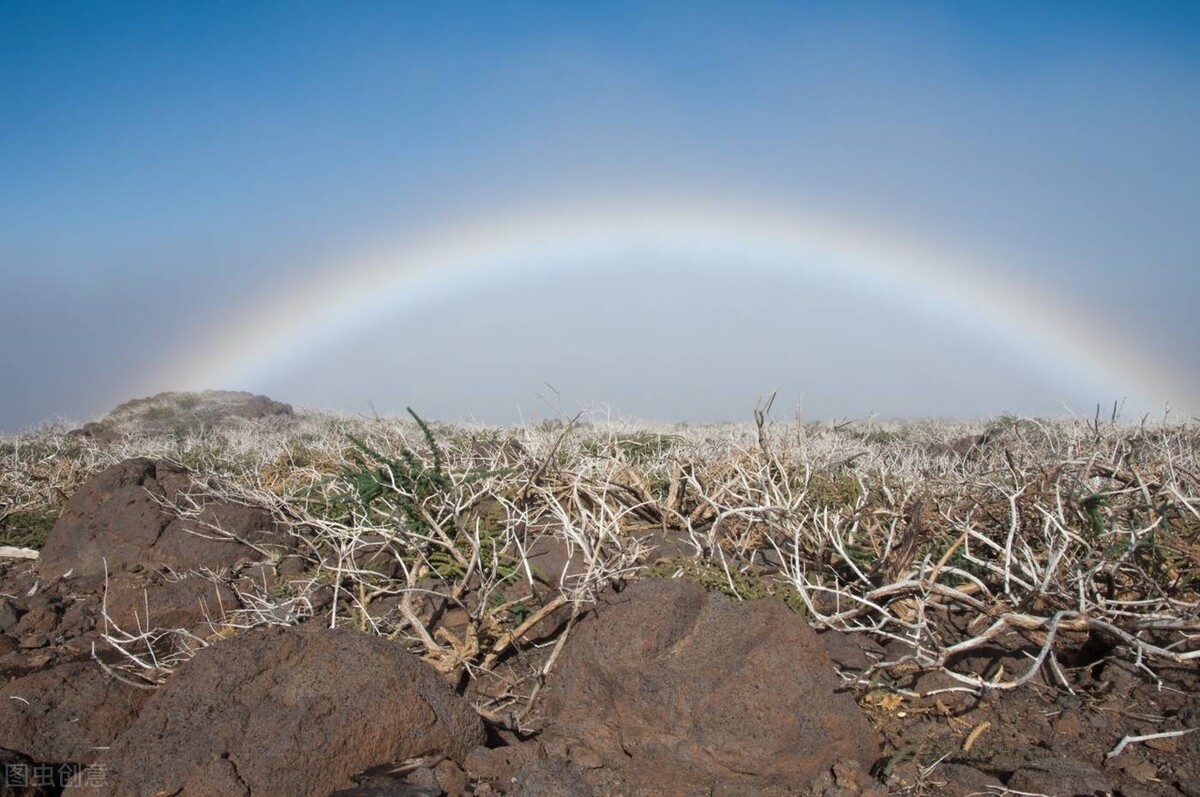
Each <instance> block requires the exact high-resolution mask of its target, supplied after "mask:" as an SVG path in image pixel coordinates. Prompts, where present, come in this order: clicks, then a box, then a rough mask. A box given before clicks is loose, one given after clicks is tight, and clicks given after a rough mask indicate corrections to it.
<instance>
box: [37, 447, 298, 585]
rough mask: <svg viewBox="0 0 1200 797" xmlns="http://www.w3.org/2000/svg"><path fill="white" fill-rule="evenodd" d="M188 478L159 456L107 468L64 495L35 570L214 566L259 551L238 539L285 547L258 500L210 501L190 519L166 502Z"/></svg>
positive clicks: (50, 573) (52, 573)
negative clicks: (67, 496) (66, 498)
mask: <svg viewBox="0 0 1200 797" xmlns="http://www.w3.org/2000/svg"><path fill="white" fill-rule="evenodd" d="M192 486H193V485H192V480H191V476H190V475H189V474H188V472H187V471H186V470H185V469H183V468H181V467H179V466H177V465H173V464H171V463H169V462H165V461H162V460H152V459H145V458H140V457H139V458H135V459H127V460H125V461H124V462H120V463H118V464H116V465H113V466H111V467H109V468H106V469H105V470H103V471H101V472H100V473H98V474H96V475H95V476H93V477H92V478H91V479H90V480H88V481H87V482H85V483H84V484H83V485H82V486H81V487H80V488H79V489H78V490H77V491H76V493H75V495H73V496H72V497H71V499H70V500H69V501H67V504H66V506H65V507H64V509H63V513H62V515H61V516H60V517H59V519H58V522H57V523H55V524H54V528H53V529H51V531H50V534H49V535H47V537H46V543H45V545H44V546H43V547H42V551H41V556H40V558H39V560H38V572H39V573H40V574H41V575H42V576H43V577H46V578H55V577H57V576H61V575H63V574H65V573H68V572H70V573H72V574H73V575H75V576H93V575H102V574H103V573H104V572H105V570H106V566H107V572H109V573H115V572H117V571H120V570H124V569H130V568H136V567H166V568H170V569H171V570H175V571H181V572H182V571H187V570H194V569H198V568H202V567H203V568H208V569H210V570H218V569H220V568H223V567H230V566H232V565H234V564H236V563H237V562H239V561H241V560H243V559H253V558H260V557H261V554H260V553H259V552H257V551H256V550H255V549H254V548H252V547H250V546H249V545H247V544H243V542H239V540H241V541H244V542H245V543H249V544H252V545H262V546H265V547H268V548H269V547H275V548H278V549H280V550H283V549H286V548H288V547H289V540H288V539H287V538H286V536H285V535H283V534H282V533H280V532H279V531H278V530H277V529H276V527H275V524H274V522H273V521H272V519H271V517H270V515H269V514H268V513H267V512H265V511H263V510H261V509H258V508H255V507H249V506H244V505H242V504H236V503H229V502H224V501H214V502H211V503H208V504H206V505H205V506H204V507H203V509H202V511H201V514H200V516H199V518H197V519H195V520H191V519H182V518H179V517H178V516H176V515H175V513H173V512H171V511H170V510H168V509H167V508H166V507H164V506H163V503H164V502H166V501H169V500H171V499H173V498H174V497H176V496H177V495H178V494H179V493H181V492H187V491H188V490H189V489H191V488H192ZM214 527H216V528H219V529H221V530H223V532H225V533H226V534H227V535H229V536H226V535H223V534H220V533H218V532H216V531H214ZM233 538H236V539H233Z"/></svg>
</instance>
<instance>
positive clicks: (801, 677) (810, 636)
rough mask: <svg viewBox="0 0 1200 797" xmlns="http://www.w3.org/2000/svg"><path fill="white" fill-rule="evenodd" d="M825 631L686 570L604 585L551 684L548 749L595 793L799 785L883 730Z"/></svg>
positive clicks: (858, 755)
mask: <svg viewBox="0 0 1200 797" xmlns="http://www.w3.org/2000/svg"><path fill="white" fill-rule="evenodd" d="M838 687H839V681H838V679H837V676H836V674H835V672H834V667H833V665H832V663H831V662H830V660H829V657H828V655H827V654H826V653H825V649H824V646H823V644H822V642H821V641H820V640H819V639H818V637H817V635H816V633H815V632H814V631H813V630H812V629H811V628H809V626H808V625H807V624H806V623H805V622H804V621H803V619H802V618H801V617H799V616H798V615H797V614H795V613H794V612H792V611H791V610H790V609H788V608H787V607H786V606H785V605H784V604H782V603H780V602H778V601H773V600H762V601H750V602H746V603H735V602H732V601H729V600H727V599H725V598H724V597H723V596H720V595H714V594H709V593H707V592H706V591H705V590H704V589H703V588H702V587H700V586H698V585H696V584H692V583H688V582H684V581H665V580H659V579H647V580H644V581H640V582H637V583H635V584H633V585H632V586H630V587H628V588H626V589H625V590H623V591H622V592H619V593H615V594H608V595H607V596H605V597H603V598H602V599H601V600H600V602H599V604H598V605H597V607H596V609H595V611H594V613H592V614H591V615H589V616H588V617H587V618H586V619H584V620H583V621H581V622H580V623H579V624H578V625H577V626H576V628H575V629H574V630H573V631H572V634H571V637H570V638H569V639H568V640H567V643H566V646H565V647H564V649H563V653H562V657H561V658H560V660H559V662H558V664H557V665H556V667H555V670H554V671H553V672H552V674H551V676H550V678H549V680H548V681H547V685H546V699H545V704H544V706H545V714H546V731H545V733H544V735H543V742H544V744H545V749H546V750H547V751H549V752H550V753H551V754H552V755H555V756H561V757H562V758H564V759H566V760H568V761H570V762H571V763H572V764H573V765H574V766H576V767H578V768H579V769H580V770H582V771H583V773H584V777H585V778H586V779H587V780H588V781H589V782H591V783H592V784H593V786H594V787H596V792H597V794H607V793H612V794H616V793H625V794H657V795H693V794H704V795H708V794H710V793H713V792H712V790H713V789H714V788H718V791H719V793H722V794H731V795H732V794H756V793H772V792H777V791H778V790H779V789H786V790H792V789H800V790H803V789H806V788H808V787H809V786H810V785H811V784H813V783H814V782H815V781H816V779H817V778H818V776H820V775H822V774H824V773H828V771H829V770H830V768H831V767H832V766H833V765H834V764H835V763H838V762H847V761H851V760H853V761H857V762H859V764H860V765H862V766H864V767H866V766H870V765H871V764H872V763H873V762H874V760H875V759H876V758H877V757H878V756H879V755H880V748H879V743H878V740H877V737H876V735H875V733H874V731H873V730H872V728H871V726H870V725H869V723H868V722H867V720H866V718H865V717H864V716H863V715H862V713H861V711H860V710H859V708H858V706H857V705H856V704H855V702H854V700H853V699H852V698H851V696H850V695H848V694H841V693H838V692H837V690H838Z"/></svg>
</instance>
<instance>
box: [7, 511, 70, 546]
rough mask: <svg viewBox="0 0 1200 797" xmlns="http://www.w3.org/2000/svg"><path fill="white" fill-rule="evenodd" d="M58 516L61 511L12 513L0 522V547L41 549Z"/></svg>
mask: <svg viewBox="0 0 1200 797" xmlns="http://www.w3.org/2000/svg"><path fill="white" fill-rule="evenodd" d="M60 514H62V510H61V509H45V510H41V511H34V512H14V513H13V514H11V515H9V516H8V517H6V518H4V520H3V521H0V545H13V546H16V547H17V548H36V549H41V547H42V545H43V544H45V542H46V535H48V534H49V533H50V529H52V528H54V524H55V523H56V522H58V516H59V515H60Z"/></svg>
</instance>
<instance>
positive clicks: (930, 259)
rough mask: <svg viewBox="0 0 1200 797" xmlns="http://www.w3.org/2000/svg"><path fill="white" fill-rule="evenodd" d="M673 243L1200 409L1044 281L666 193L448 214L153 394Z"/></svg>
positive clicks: (689, 253) (1149, 397) (330, 279)
mask: <svg viewBox="0 0 1200 797" xmlns="http://www.w3.org/2000/svg"><path fill="white" fill-rule="evenodd" d="M631 256H637V257H639V258H641V259H643V260H644V259H646V258H650V257H654V256H669V257H671V258H672V261H671V262H679V261H678V258H680V257H685V258H690V257H694V258H698V259H705V260H706V261H710V262H723V263H726V264H742V265H752V266H753V267H755V268H768V269H778V270H780V271H782V272H784V273H787V274H804V273H811V274H823V275H830V274H832V275H834V276H835V277H836V278H837V279H845V280H852V281H853V283H852V284H854V285H855V286H856V287H857V286H861V287H862V288H864V289H866V290H872V291H876V292H878V293H879V294H880V295H886V296H887V297H889V300H894V301H903V302H905V303H907V304H906V306H912V307H913V308H914V309H916V310H917V311H918V312H922V313H926V314H936V316H935V317H941V318H944V319H945V320H946V322H947V323H950V324H954V325H956V328H958V327H961V328H964V329H971V330H972V331H975V332H979V333H981V334H985V335H988V336H990V337H992V338H995V339H999V340H1001V341H1003V342H1004V343H1005V344H1007V345H1008V346H1010V347H1011V348H1012V350H1013V352H1014V353H1015V354H1016V355H1017V356H1019V357H1022V358H1025V361H1027V362H1029V363H1030V364H1031V365H1036V366H1041V367H1046V368H1048V369H1052V370H1053V372H1057V373H1062V374H1063V375H1064V377H1066V378H1068V379H1071V380H1074V381H1076V382H1078V383H1079V384H1083V385H1089V386H1094V387H1095V388H1096V389H1098V390H1105V391H1108V392H1107V393H1105V394H1102V395H1107V396H1112V397H1115V396H1126V397H1128V398H1129V399H1130V400H1131V401H1133V402H1135V403H1139V404H1140V405H1141V406H1143V407H1147V408H1161V407H1162V405H1163V403H1164V402H1170V403H1171V405H1172V406H1173V407H1175V408H1182V409H1184V410H1185V411H1193V410H1195V409H1196V408H1197V407H1200V401H1198V400H1197V397H1198V396H1200V390H1198V389H1197V386H1196V385H1195V384H1192V383H1191V382H1190V379H1189V378H1184V377H1181V376H1180V375H1178V374H1177V373H1174V372H1172V370H1171V369H1170V368H1168V367H1167V365H1166V363H1163V362H1160V361H1158V360H1157V359H1156V358H1155V357H1153V356H1151V355H1150V354H1149V353H1148V350H1147V349H1146V348H1145V347H1139V346H1138V345H1136V343H1135V342H1134V336H1133V335H1131V334H1129V333H1128V331H1126V330H1119V329H1114V328H1113V327H1112V326H1111V324H1110V323H1108V322H1105V323H1103V324H1102V323H1100V321H1098V320H1095V319H1092V318H1089V317H1088V316H1087V314H1086V313H1085V312H1083V311H1082V310H1081V308H1079V307H1078V306H1077V305H1076V304H1074V303H1073V302H1071V301H1069V300H1066V299H1064V298H1063V297H1061V296H1055V295H1050V294H1048V292H1047V290H1046V288H1045V287H1044V286H1039V285H1034V284H1030V283H1028V282H1021V281H1017V280H1014V279H1013V278H1012V277H1010V276H1006V275H1004V274H1003V273H1002V272H1001V271H1000V270H998V269H995V268H987V267H981V266H980V265H978V264H976V263H973V262H971V261H968V260H967V259H965V258H955V257H953V256H949V255H947V254H945V253H939V252H937V251H934V250H933V249H930V248H926V247H921V246H919V245H916V244H914V243H912V242H909V241H904V240H901V239H899V238H895V237H888V238H885V237H883V236H880V235H879V234H877V233H876V234H872V233H869V232H867V231H865V230H860V229H854V228H853V227H850V226H846V225H843V224H839V223H836V222H832V221H830V220H828V219H822V218H820V217H818V216H815V215H813V214H802V213H783V212H779V211H774V210H765V209H762V208H757V207H750V206H747V205H745V204H732V205H714V204H696V203H689V202H680V201H672V202H661V201H660V202H655V203H648V204H642V205H635V206H629V205H624V206H600V205H594V206H585V207H576V208H573V209H554V210H543V211H540V212H530V213H523V214H512V215H510V216H508V217H505V218H494V217H493V218H490V219H486V220H483V221H481V222H477V223H472V224H463V225H460V226H452V227H448V228H446V229H444V230H442V231H441V232H439V233H436V234H433V235H429V236H426V237H424V238H423V239H421V240H416V241H412V242H408V243H406V244H404V245H402V246H398V247H388V248H386V249H382V250H379V251H376V252H374V253H369V254H365V255H363V256H361V257H357V258H352V259H349V260H347V261H346V262H341V263H336V264H333V266H332V267H331V268H328V269H326V270H324V271H323V272H322V273H321V274H319V275H318V276H317V277H316V278H314V279H311V280H310V281H308V282H306V283H305V284H302V285H300V286H297V287H295V288H293V289H289V290H288V291H286V292H285V293H283V294H282V295H280V296H277V297H274V298H272V299H270V300H266V301H262V302H260V303H258V304H257V305H256V306H255V307H254V308H253V309H247V310H246V311H245V317H244V318H242V319H240V320H238V321H235V323H232V324H229V325H227V326H226V327H225V328H223V329H222V330H220V331H219V332H218V333H217V334H215V335H213V336H212V337H211V338H208V339H205V340H203V341H201V342H200V345H198V346H196V347H194V348H192V349H191V350H190V351H184V352H181V353H177V354H175V355H174V356H173V357H172V358H171V362H170V363H168V364H167V365H166V366H164V367H163V368H161V369H159V370H158V371H157V372H155V373H153V375H152V378H151V380H150V384H147V385H146V386H145V387H146V388H147V391H146V392H153V391H155V390H161V389H168V388H169V389H178V390H182V389H188V390H192V389H204V388H213V387H243V386H246V387H249V386H260V385H263V384H264V383H266V382H269V381H270V380H271V378H272V377H275V376H278V375H281V374H285V373H288V372H289V371H290V370H291V369H295V368H297V367H298V366H300V365H302V364H303V363H304V361H305V359H306V357H307V356H311V352H313V351H314V350H320V349H321V348H323V347H328V346H329V345H330V344H331V343H334V342H337V341H339V340H342V339H347V338H349V337H350V336H351V335H352V334H353V333H354V332H355V331H357V330H360V329H363V328H365V327H366V326H368V325H369V324H371V323H373V322H378V321H379V320H381V319H383V318H386V317H388V316H389V315H395V314H397V313H403V312H404V311H405V310H407V309H411V308H415V307H419V306H421V305H422V304H424V303H427V302H429V301H431V300H434V299H436V298H438V297H441V296H447V295H453V294H454V293H455V292H458V291H462V290H465V289H467V288H470V287H474V286H478V285H479V284H480V283H484V284H486V283H487V282H488V281H498V280H510V279H516V278H528V277H535V276H537V274H539V273H541V272H546V271H551V270H556V269H569V268H572V267H578V266H579V264H581V263H596V262H608V263H613V262H622V260H621V259H622V258H627V257H631Z"/></svg>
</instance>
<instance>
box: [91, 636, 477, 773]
mask: <svg viewBox="0 0 1200 797" xmlns="http://www.w3.org/2000/svg"><path fill="white" fill-rule="evenodd" d="M483 740H484V730H483V726H482V724H481V723H480V721H479V718H478V717H477V716H476V715H475V712H474V711H473V709H471V707H470V706H469V705H467V703H466V702H465V701H463V700H462V699H461V698H459V697H458V695H456V694H455V693H454V691H453V690H452V689H451V688H450V687H449V686H448V685H447V684H445V683H444V682H443V681H442V680H441V679H440V678H439V677H438V676H437V675H436V673H434V671H433V670H432V669H431V668H429V667H428V666H427V665H425V664H424V663H423V662H422V661H421V660H420V659H418V658H416V657H415V656H413V655H411V654H410V653H408V652H406V651H405V650H403V648H401V647H400V646H399V645H397V644H395V643H392V642H389V641H387V640H384V639H381V638H379V637H369V636H366V635H364V634H360V633H358V632H356V631H352V630H348V629H337V630H330V629H328V628H324V627H321V626H318V625H316V624H310V625H307V626H300V627H292V628H287V629H282V628H271V629H257V630H253V631H248V632H244V633H243V634H240V635H239V636H237V637H234V638H232V639H229V640H225V641H223V642H219V643H217V644H215V645H213V646H211V647H209V648H205V649H204V650H202V651H200V652H199V653H197V654H196V656H195V657H194V658H193V659H191V660H190V661H188V662H187V663H186V664H184V665H183V666H182V667H180V669H179V670H178V671H177V672H176V673H175V674H174V675H173V676H172V678H171V679H170V680H169V681H168V682H167V684H166V685H165V686H163V687H162V688H161V690H160V691H159V692H157V693H156V694H155V695H154V696H153V697H152V698H151V699H150V701H149V702H148V703H147V704H146V707H145V708H144V709H143V711H142V713H141V715H140V716H139V717H138V719H137V721H136V722H135V723H134V724H133V726H132V727H131V728H130V729H129V730H128V731H127V732H126V733H125V734H124V735H122V736H121V737H120V738H119V739H118V740H117V742H116V743H115V744H114V745H113V747H112V750H111V751H110V754H109V755H108V756H107V757H106V759H105V761H104V763H105V764H106V765H107V766H109V767H110V768H111V771H112V777H111V779H110V782H109V784H108V791H107V793H108V794H110V795H113V797H131V796H135V795H136V796H139V797H149V795H153V794H157V793H163V794H176V793H182V794H186V795H188V797H206V796H208V795H211V796H212V797H238V796H239V795H241V796H245V795H254V797H272V795H279V796H280V797H307V795H314V796H315V797H325V795H327V794H329V793H330V792H331V791H335V790H337V789H340V788H346V787H349V786H350V785H351V783H350V776H351V775H355V774H357V773H360V772H363V771H365V770H367V769H370V768H371V767H374V766H378V765H382V764H387V763H390V762H395V761H401V760H404V759H407V758H412V757H417V756H423V755H429V754H443V755H445V756H448V757H449V758H451V759H454V760H456V761H461V760H462V759H463V758H464V757H465V755H466V754H467V752H469V751H470V750H471V749H472V748H474V747H475V746H476V745H478V744H481V743H482V742H483ZM180 790H181V791H180Z"/></svg>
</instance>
